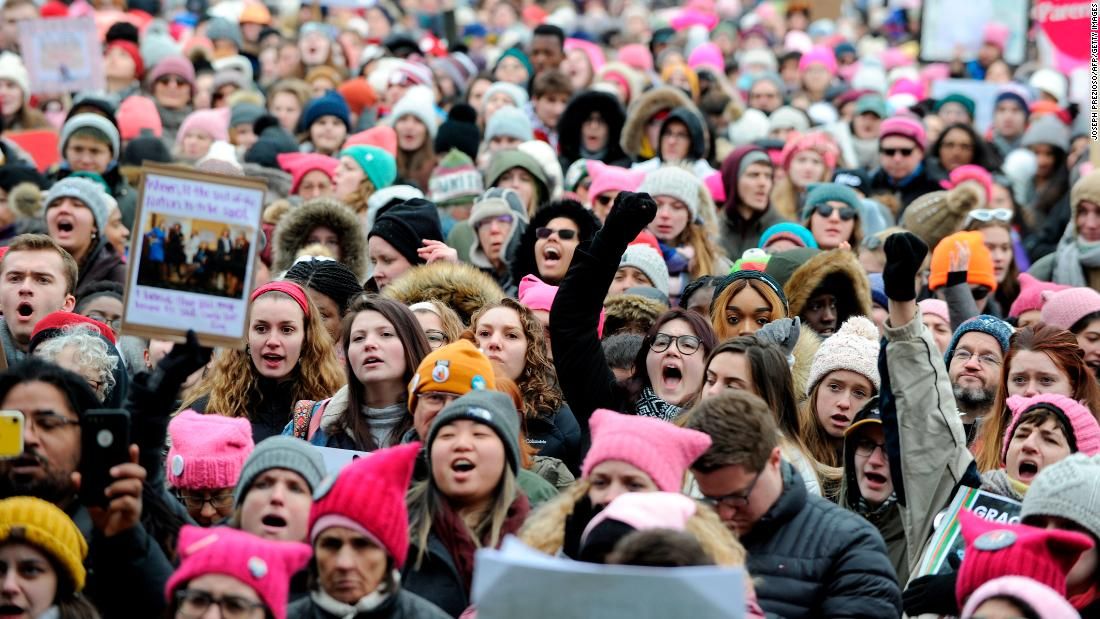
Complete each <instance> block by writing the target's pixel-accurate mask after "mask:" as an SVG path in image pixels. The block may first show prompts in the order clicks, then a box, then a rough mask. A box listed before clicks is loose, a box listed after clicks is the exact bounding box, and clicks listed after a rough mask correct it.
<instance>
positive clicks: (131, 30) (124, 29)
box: [103, 21, 139, 45]
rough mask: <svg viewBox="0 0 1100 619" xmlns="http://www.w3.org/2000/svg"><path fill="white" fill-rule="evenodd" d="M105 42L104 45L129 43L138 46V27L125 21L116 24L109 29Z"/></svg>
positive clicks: (104, 38)
mask: <svg viewBox="0 0 1100 619" xmlns="http://www.w3.org/2000/svg"><path fill="white" fill-rule="evenodd" d="M103 41H104V43H111V42H112V41H129V42H130V43H133V44H134V45H138V44H139V41H138V29H137V26H135V25H133V24H131V23H129V22H124V21H120V22H115V23H114V24H111V27H110V28H108V29H107V34H106V35H105V36H104V37H103Z"/></svg>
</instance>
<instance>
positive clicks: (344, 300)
mask: <svg viewBox="0 0 1100 619" xmlns="http://www.w3.org/2000/svg"><path fill="white" fill-rule="evenodd" d="M284 279H288V280H290V281H292V282H297V283H299V284H301V285H302V286H303V287H305V288H312V289H313V290H316V291H317V292H319V293H321V294H323V295H325V296H326V297H328V298H330V299H332V301H333V303H335V304H336V306H337V307H339V308H340V311H341V312H344V311H346V310H347V308H348V303H349V302H350V301H351V300H352V299H354V298H355V297H357V296H359V295H360V294H362V292H363V286H362V284H360V283H359V278H357V277H356V276H355V273H352V272H351V269H349V268H348V267H346V266H344V265H343V264H341V263H339V262H337V261H335V260H333V259H331V258H318V257H316V256H309V257H306V256H303V257H301V258H299V259H298V260H297V261H296V262H295V263H294V264H293V265H291V267H290V268H289V269H287V272H286V275H285V276H284Z"/></svg>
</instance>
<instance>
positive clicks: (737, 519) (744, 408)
mask: <svg viewBox="0 0 1100 619" xmlns="http://www.w3.org/2000/svg"><path fill="white" fill-rule="evenodd" d="M689 415H690V416H689V420H688V422H687V424H686V427H689V428H691V429H693V430H699V431H701V432H704V433H706V434H707V435H708V436H710V438H711V441H713V442H712V444H711V447H710V449H708V450H707V451H706V453H704V454H703V455H702V456H701V457H700V458H699V459H698V460H696V461H695V464H694V465H693V466H692V473H693V474H694V475H695V479H696V481H697V482H698V484H699V490H700V491H701V492H702V493H703V496H704V501H706V502H708V503H710V504H711V505H712V506H714V508H715V509H716V510H717V511H718V515H719V516H721V518H722V520H723V522H725V523H726V526H728V527H729V528H730V529H731V530H732V531H734V532H736V533H737V534H738V536H739V537H740V539H741V543H742V544H744V546H745V549H746V550H747V551H748V553H749V558H748V563H747V565H746V567H747V568H748V571H749V574H750V576H751V577H752V578H753V579H754V580H755V581H756V582H757V583H758V584H757V588H756V593H757V599H758V601H759V602H760V606H761V608H763V609H764V612H765V613H766V614H767V615H768V616H769V617H773V616H781V617H788V618H796V617H852V618H855V617H898V616H900V615H901V590H900V589H899V588H898V583H897V580H896V576H895V575H894V568H893V567H892V566H891V564H890V560H889V558H887V556H886V545H885V544H884V543H883V541H882V536H881V535H879V532H878V531H877V530H876V529H875V527H874V526H872V525H871V524H870V523H868V522H867V521H866V520H864V519H862V518H860V517H859V516H856V515H855V514H852V513H850V512H847V511H845V510H843V509H841V508H840V507H838V506H836V505H834V504H833V503H830V502H829V501H826V500H825V499H823V498H821V497H819V496H815V495H811V494H808V493H807V491H806V486H805V484H804V482H803V481H802V477H801V475H799V473H798V471H797V470H795V468H794V467H793V466H791V464H790V463H788V462H786V461H785V460H783V458H782V455H781V451H780V447H779V438H778V437H779V431H778V429H777V427H776V424H775V420H774V417H773V415H772V413H771V411H770V410H769V409H768V406H767V404H765V403H764V401H763V400H761V399H760V398H758V397H756V396H754V395H751V394H748V393H746V392H740V391H734V392H729V393H725V394H722V395H720V396H716V397H714V398H710V399H707V400H704V401H703V402H702V403H701V404H699V405H697V406H696V407H695V408H694V409H693V410H692V411H691V413H689Z"/></svg>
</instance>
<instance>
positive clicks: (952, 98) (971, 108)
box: [932, 93, 974, 118]
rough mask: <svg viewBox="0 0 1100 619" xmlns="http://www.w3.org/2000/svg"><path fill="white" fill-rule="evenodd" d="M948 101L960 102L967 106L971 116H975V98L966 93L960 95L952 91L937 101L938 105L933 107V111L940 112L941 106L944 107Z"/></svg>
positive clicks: (967, 111)
mask: <svg viewBox="0 0 1100 619" xmlns="http://www.w3.org/2000/svg"><path fill="white" fill-rule="evenodd" d="M948 103H958V104H959V105H961V106H963V107H964V108H966V113H967V114H969V115H970V117H971V118H974V100H973V99H971V98H970V97H968V96H966V95H960V94H958V93H951V94H949V95H947V96H946V97H944V98H942V99H940V100H939V101H937V102H936V105H935V106H934V107H933V108H932V111H934V112H939V111H940V108H942V107H943V106H944V105H947V104H948Z"/></svg>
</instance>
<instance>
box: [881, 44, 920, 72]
mask: <svg viewBox="0 0 1100 619" xmlns="http://www.w3.org/2000/svg"><path fill="white" fill-rule="evenodd" d="M911 64H913V58H912V57H911V56H910V55H909V54H906V53H905V52H904V51H902V49H901V48H900V47H888V48H886V49H885V50H883V52H882V68H884V69H886V70H887V71H893V70H894V69H896V68H898V67H908V66H909V65H911Z"/></svg>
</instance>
